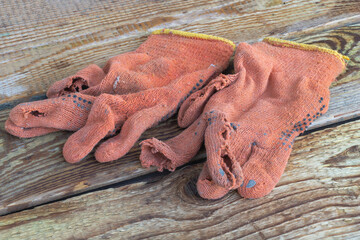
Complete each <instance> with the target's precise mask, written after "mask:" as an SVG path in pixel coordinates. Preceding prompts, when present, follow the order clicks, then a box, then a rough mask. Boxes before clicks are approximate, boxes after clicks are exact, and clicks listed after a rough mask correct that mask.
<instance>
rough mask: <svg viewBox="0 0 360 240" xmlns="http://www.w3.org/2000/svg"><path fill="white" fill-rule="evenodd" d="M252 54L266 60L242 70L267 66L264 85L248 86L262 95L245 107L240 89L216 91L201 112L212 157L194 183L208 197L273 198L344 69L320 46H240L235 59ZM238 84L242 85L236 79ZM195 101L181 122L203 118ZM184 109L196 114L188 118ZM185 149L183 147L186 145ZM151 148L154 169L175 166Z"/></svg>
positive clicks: (281, 43) (342, 63)
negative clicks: (297, 144)
mask: <svg viewBox="0 0 360 240" xmlns="http://www.w3.org/2000/svg"><path fill="white" fill-rule="evenodd" d="M243 47H246V48H248V49H243ZM249 48H251V49H252V51H253V55H252V57H251V58H253V59H260V58H261V59H262V61H260V63H261V64H260V65H252V66H248V67H245V68H244V69H242V70H240V72H242V71H246V73H247V72H251V71H252V70H255V71H263V68H264V66H263V65H266V66H267V67H268V68H269V69H270V72H269V74H267V75H268V77H267V79H266V81H265V82H263V83H262V84H260V83H259V82H262V81H264V79H259V78H253V77H250V79H251V81H249V82H248V83H246V84H245V85H248V84H253V85H255V84H260V85H261V86H265V88H264V89H263V90H261V91H262V92H261V94H260V95H257V97H256V100H255V101H253V102H252V103H251V104H250V105H246V104H245V105H246V106H245V107H244V101H245V102H246V98H245V97H244V96H242V94H244V93H245V91H241V93H240V92H239V91H240V90H241V89H239V88H238V87H237V82H235V83H233V84H231V85H229V86H228V87H226V88H224V89H222V90H221V91H219V92H216V93H215V94H213V95H212V96H211V97H210V99H209V100H208V101H207V103H206V105H205V107H204V109H203V115H205V116H206V117H207V120H208V124H207V126H206V129H205V130H202V131H198V130H195V131H197V134H199V133H200V134H203V136H204V138H205V147H206V153H207V162H206V164H205V165H204V169H203V171H202V173H201V176H200V178H199V180H198V183H197V188H198V191H199V194H200V196H202V197H204V198H208V199H217V198H220V197H222V196H223V195H224V194H226V192H227V191H229V190H231V189H235V188H237V189H238V192H239V194H240V195H241V196H243V197H245V198H259V197H262V196H265V195H266V194H268V193H269V192H270V191H271V190H272V189H273V188H274V187H275V185H276V184H277V182H278V181H279V179H280V177H281V175H282V173H283V171H284V169H285V166H286V163H287V161H288V158H289V156H290V153H291V150H292V145H293V141H294V138H295V137H296V136H298V135H299V134H300V133H302V132H304V131H305V129H306V128H307V127H308V126H309V125H310V124H311V123H312V122H313V121H314V120H316V119H317V118H318V117H320V116H321V115H322V114H324V113H325V112H326V111H327V109H328V104H329V97H330V93H329V86H330V84H331V82H333V81H334V80H335V78H336V77H337V76H338V75H339V74H340V73H341V72H342V71H343V70H344V68H345V61H344V59H346V57H344V56H342V55H340V54H339V53H337V52H335V51H332V50H329V49H325V48H320V47H316V46H311V45H305V44H298V43H294V42H290V41H285V40H279V39H274V38H266V39H264V41H263V42H260V43H255V44H253V45H251V46H246V45H243V44H241V45H240V46H239V49H238V50H237V52H238V51H241V52H242V51H244V52H249V51H250V50H249ZM255 53H256V54H255ZM246 55H247V54H244V55H243V56H244V57H245V56H246ZM250 55H251V54H250ZM237 56H238V55H237ZM251 69H252V70H251ZM244 79H247V78H246V77H245V78H244ZM237 81H244V80H243V79H240V78H239V79H238V80H237ZM197 94H199V93H195V94H194V95H195V96H196V95H197ZM198 97H203V96H198ZM190 99H192V97H190V98H189V99H188V102H185V103H184V104H183V106H182V108H184V110H183V109H181V110H180V113H181V116H179V119H180V120H182V121H184V120H183V119H186V116H190V117H191V116H192V115H193V114H194V113H197V112H198V111H195V110H193V109H192V106H195V109H197V108H198V107H197V105H196V104H195V105H192V104H191V100H190ZM192 102H197V100H195V101H194V100H192ZM200 106H201V104H200ZM187 109H189V110H191V112H189V113H187ZM180 113H179V114H180ZM206 117H202V118H201V119H199V120H197V121H196V122H195V123H194V124H198V123H197V122H198V121H204V119H206ZM189 122H191V121H189ZM202 125H203V124H199V126H202ZM191 128H193V126H190V128H189V130H186V131H188V132H187V136H189V135H191V134H193V135H195V133H194V132H191V130H190V129H191ZM193 131H194V130H193ZM184 133H185V131H184ZM197 134H196V135H197ZM185 137H186V136H185V134H184V135H183V138H185ZM199 139H200V137H199ZM169 141H171V140H169ZM199 141H201V140H199ZM182 143H186V141H184V139H182ZM147 145H148V146H147V147H144V148H143V149H142V150H143V152H144V154H145V152H146V155H149V152H150V153H153V155H155V154H156V156H159V155H161V157H163V159H162V160H159V158H157V161H154V160H153V159H154V156H153V157H152V160H150V162H151V163H155V164H154V165H157V166H159V165H160V164H162V161H171V160H169V158H166V157H164V156H167V155H169V154H168V153H166V154H164V153H163V152H161V150H160V149H158V148H157V145H159V144H157V145H156V148H155V149H154V146H155V145H152V146H151V145H149V144H147ZM174 145H176V143H175V144H174V143H172V145H171V146H169V145H167V148H166V149H167V150H169V149H170V150H171V151H174V150H175V151H177V152H179V150H178V149H176V148H175V147H174ZM182 145H184V144H182ZM143 146H144V145H143ZM149 146H150V148H149ZM182 147H184V148H186V147H187V146H182ZM144 150H145V151H144ZM159 152H161V154H160V153H159ZM142 155H143V153H142ZM156 156H155V158H156ZM148 158H149V157H148ZM149 159H151V158H149ZM144 160H145V159H143V160H142V161H144ZM188 160H189V159H187V160H186V161H188ZM186 161H184V160H183V161H182V162H181V163H182V164H183V163H184V162H186ZM145 165H146V164H145ZM165 166H167V165H166V164H165Z"/></svg>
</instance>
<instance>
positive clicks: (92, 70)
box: [46, 64, 105, 98]
mask: <svg viewBox="0 0 360 240" xmlns="http://www.w3.org/2000/svg"><path fill="white" fill-rule="evenodd" d="M104 77H105V73H104V71H103V70H102V69H101V68H100V67H98V66H97V65H95V64H91V65H89V66H87V67H86V68H84V69H82V70H80V71H78V72H77V73H76V74H75V75H73V76H70V77H67V78H65V79H63V80H60V81H57V82H55V83H54V84H53V85H51V86H50V88H49V89H48V91H47V93H46V96H47V97H48V98H54V97H59V96H62V95H64V94H69V93H74V92H81V91H83V90H86V89H88V88H89V87H92V86H96V85H98V84H99V83H100V82H101V80H102V79H103V78H104Z"/></svg>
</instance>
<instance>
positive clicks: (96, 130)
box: [63, 29, 234, 163]
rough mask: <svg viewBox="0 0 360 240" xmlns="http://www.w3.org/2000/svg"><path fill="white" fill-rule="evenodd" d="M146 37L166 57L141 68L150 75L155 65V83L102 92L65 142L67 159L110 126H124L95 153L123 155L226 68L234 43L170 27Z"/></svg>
mask: <svg viewBox="0 0 360 240" xmlns="http://www.w3.org/2000/svg"><path fill="white" fill-rule="evenodd" d="M147 42H149V43H152V44H151V45H152V46H153V48H152V49H147V54H149V55H151V54H152V53H154V54H155V53H158V52H161V54H160V55H161V56H162V58H161V59H159V61H157V62H156V64H155V62H154V63H151V64H150V65H147V66H146V67H144V66H143V67H141V66H137V69H143V71H144V72H145V73H146V74H145V75H146V76H148V74H147V72H146V71H150V70H149V69H151V71H150V72H151V76H155V77H153V78H149V82H148V83H149V84H150V83H151V84H150V85H145V84H146V82H144V81H142V82H141V84H142V86H146V88H148V87H150V86H153V87H152V88H149V89H147V90H143V91H137V92H135V93H132V94H127V95H109V94H105V93H103V94H101V95H100V96H99V97H98V98H97V99H96V101H95V103H94V106H93V108H92V110H91V112H90V114H89V118H88V120H87V122H86V125H85V126H84V127H83V128H82V129H80V130H79V131H78V132H76V133H75V134H73V135H72V136H71V137H70V138H69V139H68V141H67V142H66V144H65V146H64V149H63V154H64V157H65V159H66V160H67V161H68V162H71V163H74V162H78V161H80V160H81V159H82V158H84V157H85V156H86V155H87V154H88V153H89V152H90V151H91V150H92V149H93V148H94V146H95V145H96V144H97V143H98V142H99V141H100V140H101V139H103V138H104V137H105V136H106V134H107V133H108V132H109V131H110V132H111V131H114V129H115V131H116V130H117V129H119V128H120V127H121V132H120V133H119V134H118V135H117V136H115V137H113V138H111V139H109V140H107V141H106V142H104V143H102V144H101V145H100V146H99V147H98V149H97V150H96V152H95V157H96V159H97V160H98V161H100V162H108V161H113V160H116V159H118V158H120V157H122V156H123V155H125V154H126V153H127V152H128V151H129V150H130V148H131V147H132V146H133V145H134V144H135V142H136V141H137V140H138V138H139V137H140V135H141V134H142V133H143V132H144V131H145V130H146V129H148V128H150V127H151V126H153V125H156V124H157V123H158V122H160V121H164V120H166V119H168V118H169V117H171V116H172V115H174V114H175V113H176V112H177V110H178V108H179V107H180V105H181V104H182V103H183V102H184V101H185V100H186V99H187V98H188V97H189V96H190V94H192V93H193V92H195V91H197V90H199V89H201V88H202V87H203V86H204V85H206V84H207V83H208V82H209V81H210V80H211V79H212V78H214V77H216V76H217V75H218V74H219V73H220V72H221V71H223V70H224V69H225V68H226V67H227V65H228V63H229V59H230V57H231V56H232V54H233V49H234V45H233V43H231V42H230V41H228V40H226V39H222V38H218V37H213V36H208V35H203V34H192V33H187V32H181V31H175V30H166V29H165V30H161V31H156V32H154V33H153V35H151V36H150V37H149V39H148V40H147ZM139 49H140V50H141V49H142V46H140V48H139ZM140 50H139V51H140ZM120 79H121V78H120ZM151 79H155V80H154V81H152V80H151ZM130 82H131V81H130ZM155 82H156V84H158V85H154V84H155ZM101 84H103V82H102V83H101ZM101 84H100V85H101ZM119 84H120V82H119ZM159 85H161V87H159ZM138 89H140V88H138ZM105 92H107V91H105Z"/></svg>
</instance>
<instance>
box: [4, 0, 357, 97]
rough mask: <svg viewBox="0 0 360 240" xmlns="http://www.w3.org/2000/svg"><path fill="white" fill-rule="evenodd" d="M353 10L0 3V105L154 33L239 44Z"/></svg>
mask: <svg viewBox="0 0 360 240" xmlns="http://www.w3.org/2000/svg"><path fill="white" fill-rule="evenodd" d="M359 12H360V5H359V4H358V1H357V0H346V1H341V3H339V2H338V1H337V0H324V1H318V0H309V1H285V0H284V1H281V0H261V1H249V0H241V1H222V0H211V1H208V0H200V1H199V0H190V1H175V0H171V1H165V2H164V1H144V0H142V1H122V2H121V3H119V2H117V1H111V0H105V1H95V0H84V1H67V2H66V4H64V3H63V2H61V1H58V0H51V1H42V0H34V1H31V4H30V2H29V3H25V2H24V1H22V2H21V4H18V3H17V2H16V1H15V2H12V1H1V2H0V26H2V27H1V29H0V69H1V71H0V104H1V103H4V102H8V101H10V100H14V99H18V98H23V97H26V96H33V95H38V94H42V93H44V92H45V91H46V89H47V88H48V87H49V86H50V84H51V83H53V82H55V81H56V80H60V79H62V78H64V77H66V76H69V75H71V74H73V73H75V72H76V71H77V70H79V69H81V68H83V67H85V66H86V65H88V64H90V63H96V64H99V65H103V64H104V63H105V61H106V60H107V59H108V58H109V57H110V56H113V55H116V54H120V53H124V52H128V51H131V50H134V49H136V48H137V46H139V44H140V43H141V42H143V41H144V40H145V38H146V36H147V35H148V34H149V33H150V32H151V31H153V30H154V29H160V28H164V27H166V28H175V29H182V30H188V31H194V32H201V33H207V34H213V35H218V36H223V37H226V38H229V39H232V40H235V41H236V42H239V41H251V40H255V39H258V38H261V37H264V36H267V35H274V34H280V35H282V34H289V33H290V35H291V33H293V35H296V34H297V33H298V32H299V31H301V30H303V29H307V28H311V31H312V30H316V28H315V29H314V28H313V27H316V26H319V25H322V24H324V27H325V28H327V29H329V27H334V26H340V25H343V24H344V23H346V24H350V23H354V22H358V21H359V20H360V15H359ZM10 13H11V14H10ZM344 18H346V20H344Z"/></svg>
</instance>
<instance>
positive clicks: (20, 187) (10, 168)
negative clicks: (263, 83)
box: [0, 1, 360, 214]
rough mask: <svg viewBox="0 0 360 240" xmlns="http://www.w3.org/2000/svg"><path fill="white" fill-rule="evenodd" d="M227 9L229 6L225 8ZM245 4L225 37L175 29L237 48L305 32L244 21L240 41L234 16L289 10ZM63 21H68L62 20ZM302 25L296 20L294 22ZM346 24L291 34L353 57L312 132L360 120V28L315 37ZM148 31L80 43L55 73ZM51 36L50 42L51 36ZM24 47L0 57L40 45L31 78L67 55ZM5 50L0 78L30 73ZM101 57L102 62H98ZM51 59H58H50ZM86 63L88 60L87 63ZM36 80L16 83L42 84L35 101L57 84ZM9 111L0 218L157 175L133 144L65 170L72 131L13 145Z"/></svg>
mask: <svg viewBox="0 0 360 240" xmlns="http://www.w3.org/2000/svg"><path fill="white" fill-rule="evenodd" d="M265 2H266V1H265ZM327 2H328V4H329V5H326V6H325V5H321V4H320V6H318V4H315V3H314V2H312V1H309V2H307V3H302V4H305V5H306V4H310V5H309V6H308V5H306V6H308V7H312V8H313V9H314V8H315V7H316V9H318V8H319V9H321V8H326V9H327V10H329V11H330V10H331V9H333V8H337V7H334V6H333V5H331V4H332V2H331V1H327ZM330 3H331V4H330ZM353 3H354V1H348V2H347V3H346V4H343V5H342V7H343V8H344V9H347V8H348V7H349V6H351V7H352V8H353V9H354V8H355V9H356V8H357V7H358V6H357V5H354V4H353ZM178 4H180V3H178ZM181 4H183V3H181ZM199 4H201V2H199ZM202 4H204V3H202ZM209 4H210V3H209ZM249 4H250V3H249ZM286 4H287V5H286ZM286 4H285V5H286V6H292V7H291V8H294V9H302V5H301V4H295V5H294V3H291V2H287V3H286ZM225 5H226V6H228V5H227V3H226V4H225ZM250 5H251V4H250ZM250 5H246V4H245V5H244V7H246V6H248V7H249V9H253V11H250V10H249V9H247V10H246V14H245V13H242V14H240V12H237V11H235V10H234V11H235V12H234V13H231V14H235V16H234V18H233V20H232V21H229V19H227V22H228V23H229V22H231V24H229V26H227V27H224V29H223V31H222V32H220V25H219V29H216V30H214V28H213V27H210V28H202V27H199V26H195V25H193V26H192V27H189V26H188V25H186V24H184V23H179V24H180V25H174V26H177V27H178V28H181V29H185V30H196V31H199V32H201V31H204V29H209V31H214V32H210V33H213V34H217V35H221V36H225V37H228V38H230V39H233V40H236V41H237V42H239V41H242V40H244V39H245V40H252V41H254V40H256V38H258V37H261V36H264V34H265V35H266V34H273V33H275V32H278V33H281V34H282V33H283V32H286V34H287V35H286V36H287V38H291V36H292V35H291V34H292V33H291V32H289V31H290V30H291V31H293V30H294V31H295V30H297V29H301V28H302V27H300V26H298V27H293V28H287V29H286V30H285V29H282V30H281V31H280V30H279V31H275V30H274V31H275V32H263V33H261V34H260V32H258V30H256V29H254V28H255V26H256V24H255V25H251V24H250V23H251V21H250V20H248V21H250V22H248V25H246V26H247V27H249V28H250V27H251V28H252V29H254V31H253V33H252V34H253V35H249V34H250V33H248V35H245V36H246V37H245V38H244V36H243V35H241V34H240V33H235V32H237V31H240V30H241V29H238V25H239V26H241V27H245V25H243V22H242V21H240V17H239V16H244V19H247V18H250V17H251V16H252V17H253V18H255V17H254V16H255V15H259V14H260V15H261V16H267V15H272V14H274V16H277V15H276V14H278V13H277V12H278V11H279V12H282V13H283V14H285V13H286V11H287V10H286V9H287V7H284V6H282V5H281V7H279V6H278V7H276V6H273V7H268V8H266V9H265V8H264V9H262V8H259V6H258V5H254V6H253V5H251V6H252V7H251V8H250ZM196 6H198V5H196ZM196 6H195V7H194V8H191V9H192V10H191V11H192V12H198V11H203V10H202V9H203V8H202V7H196ZM199 6H200V5H199ZM211 6H212V5H211ZM236 6H238V7H239V5H237V4H235V5H234V4H233V5H232V7H231V8H226V9H227V10H226V11H225V10H221V11H225V12H224V13H221V14H222V15H224V14H225V15H226V12H227V11H230V10H229V9H237V7H236ZM330 6H332V8H330ZM212 7H213V8H214V9H222V8H221V7H220V8H219V6H218V5H217V6H215V5H214V6H212ZM189 8H190V7H189ZM246 8H247V7H246ZM210 9H211V8H210ZM349 9H350V7H349ZM349 9H348V10H349ZM0 11H2V10H0ZM89 11H92V10H89ZM174 11H175V10H174ZM176 11H178V10H176ZM204 11H205V10H204ZM206 11H210V10H209V9H207V10H206ZM206 11H205V12H206ZM219 11H220V10H219ZM221 11H220V12H221ZM284 11H285V12H284ZM319 11H320V12H321V10H319ZM324 11H325V10H324ZM331 11H332V12H333V13H338V14H340V12H339V11H335V10H331ZM349 11H350V10H349ZM275 12H276V13H275ZM120 13H121V12H120ZM255 13H257V14H255ZM352 13H354V14H355V11H352V10H351V11H350V13H349V14H348V15H347V17H348V16H351V15H352ZM109 14H110V13H109ZM191 14H194V13H191ZM217 14H220V13H217ZM299 14H305V13H304V12H299ZM306 14H307V13H306ZM306 14H305V15H304V16H301V17H300V18H299V19H304V18H305V16H308V17H309V16H310V15H306ZM110 15H111V14H110ZM119 15H121V14H119ZM200 15H201V14H200ZM200 15H199V18H201V16H200ZM238 15H239V16H238ZM290 15H291V14H290ZM340 15H341V14H340ZM340 15H336V14H334V15H331V14H330V15H326V20H329V19H330V20H331V19H337V17H338V16H340ZM64 16H66V14H65V15H64ZM215 16H217V15H216V14H215ZM279 16H280V15H279ZM120 17H121V16H120ZM194 17H195V15H194V16H193V18H194ZM268 17H269V16H268ZM291 17H294V16H292V15H291ZM291 17H290V18H291ZM149 18H150V16H149ZM283 18H285V16H283V17H282V18H281V19H282V20H281V21H280V20H279V21H278V22H276V23H275V22H274V23H272V24H273V25H271V24H270V26H272V28H273V29H275V28H278V27H279V26H280V25H277V24H278V23H279V22H280V23H282V24H285V20H284V19H283ZM294 18H295V17H294ZM355 18H356V17H352V18H350V20H351V21H353V20H354V19H355ZM241 19H242V18H241ZM215 20H216V19H215ZM215 20H214V21H215ZM220 20H221V19H220V18H217V20H216V21H220ZM9 21H10V20H9ZM19 21H20V20H19ZM59 21H60V20H59ZM69 21H70V20H69ZM79 21H80V20H79ZM89 21H90V20H89ZM201 21H204V20H203V19H202V20H199V21H198V22H201ZM221 21H222V20H221ZM221 21H220V22H221ZM294 21H295V20H294ZM299 21H300V20H299ZM313 21H314V22H315V23H322V22H323V21H322V20H321V19H320V20H319V19H317V20H316V21H315V20H313ZM80 22H81V21H80ZM90 22H91V21H90ZM195 22H197V21H194V22H192V24H195ZM235 22H237V23H238V24H234V23H235ZM300 22H301V21H300ZM300 22H298V24H299V23H300ZM314 22H312V21H309V22H306V23H304V26H313V25H314ZM345 22H346V21H342V20H339V21H337V22H335V23H333V25H331V24H330V25H329V24H325V25H320V26H317V27H314V28H312V30H311V31H310V30H304V34H301V31H300V32H296V34H295V35H294V37H296V38H295V39H296V40H297V41H299V42H306V43H314V44H317V45H320V46H326V47H330V48H332V49H337V50H339V51H340V52H341V53H343V54H346V55H349V56H350V58H351V61H350V62H349V65H348V69H347V71H346V72H345V73H343V74H342V75H341V76H340V78H339V81H338V82H336V83H334V85H333V88H332V89H331V93H332V100H331V104H330V110H329V112H328V113H327V114H326V115H324V116H323V117H322V118H320V119H319V120H318V121H317V122H315V123H314V124H313V125H312V128H313V129H314V128H316V127H319V126H326V125H328V124H330V123H335V122H339V121H343V120H346V119H350V118H354V117H356V116H358V114H359V113H360V108H359V102H360V94H359V91H358V89H359V88H360V72H359V70H360V62H359V56H360V49H359V47H360V46H359V44H358V41H359V38H360V24H354V25H351V26H345V27H340V28H337V29H332V30H328V31H320V30H323V29H324V28H325V29H326V28H327V27H329V26H331V27H332V26H334V24H335V25H336V24H337V23H343V24H344V23H345ZM222 23H223V24H225V22H222ZM89 24H90V23H89ZM93 24H95V23H93ZM96 24H98V23H96ZM109 24H110V23H109ZM182 24H183V25H182ZM110 25H111V24H110ZM11 26H12V25H9V26H7V27H6V29H7V30H8V28H11ZM20 26H21V24H20V25H19V28H20ZM46 26H47V25H46ZM51 26H53V27H54V28H56V26H54V25H51ZM65 26H67V25H65ZM171 26H172V25H171ZM270 26H269V28H271V27H270ZM296 26H297V25H296ZM149 29H150V28H149ZM15 30H16V29H15ZM48 30H49V31H53V28H51V27H50V25H49V26H48ZM65 30H66V28H65V27H64V34H67V32H66V31H65ZM23 31H25V30H24V29H23ZM67 31H70V29H68V30H67ZM71 31H72V30H71ZM79 31H80V30H79ZM81 31H83V30H81ZM84 31H85V30H84ZM88 31H94V29H92V28H89V29H88ZM217 31H218V32H217ZM240 32H241V31H240ZM251 32H252V30H251ZM105 33H106V31H105V32H102V33H101V34H105ZM147 33H148V32H147V31H146V30H144V29H143V30H141V31H140V30H138V31H136V32H132V33H131V34H124V35H121V36H120V35H119V34H118V35H117V36H116V37H114V38H111V39H112V40H111V41H110V40H109V41H105V40H104V41H100V42H99V43H98V42H96V43H95V42H93V43H84V44H83V45H81V44H78V47H77V48H76V47H75V45H74V47H73V48H70V49H69V51H70V52H68V53H66V54H67V56H68V57H69V56H71V57H74V56H76V57H74V58H73V59H72V61H71V64H70V65H68V64H65V65H66V67H64V68H63V67H60V68H59V69H57V70H56V71H58V72H59V73H60V72H61V73H66V74H65V75H69V73H70V72H71V71H72V70H71V69H75V68H76V69H78V68H80V65H81V64H85V62H86V64H87V63H88V61H87V60H86V58H87V57H89V58H91V59H93V58H98V59H99V61H101V62H104V61H105V58H107V57H104V56H109V55H113V54H114V52H115V51H119V52H122V51H128V50H131V48H132V47H133V48H135V47H136V46H137V45H138V44H139V43H140V42H141V41H142V40H144V38H143V36H145V34H147ZM315 33H316V34H315ZM24 34H25V33H24ZM99 34H100V33H99ZM232 34H240V35H232ZM20 35H21V34H20ZM105 35H106V34H105ZM15 36H17V35H15ZM139 36H141V37H139ZM4 37H10V36H3V38H4ZM53 37H54V38H55V35H54V36H53ZM57 37H58V40H59V39H63V40H64V41H65V42H66V41H70V42H71V39H70V40H69V39H68V38H66V37H65V36H63V35H62V36H61V37H59V36H57ZM233 37H238V38H233ZM132 40H134V41H132ZM22 41H25V40H20V38H18V39H17V40H16V37H14V43H15V42H18V44H19V45H18V46H17V47H16V48H14V45H11V43H10V42H4V43H3V44H2V45H0V49H1V51H10V50H9V49H12V50H11V51H14V52H18V50H17V49H24V51H32V50H30V47H29V46H30V45H31V46H32V47H33V48H31V49H37V48H38V47H39V48H40V46H42V47H44V46H46V47H45V48H46V49H45V50H44V51H40V52H38V51H35V52H33V53H31V54H28V55H26V56H29V59H28V61H30V60H34V59H35V60H34V63H33V64H32V65H31V66H32V67H31V69H33V70H31V71H36V72H39V73H44V74H45V73H46V74H53V70H54V68H53V66H52V67H49V66H48V65H46V66H47V67H45V68H44V69H40V66H43V64H40V63H42V61H45V62H44V63H46V64H48V63H49V62H58V61H60V62H61V61H63V60H62V57H64V53H61V54H58V55H57V54H54V53H52V54H53V55H51V57H49V55H48V54H50V53H51V51H55V52H56V51H57V50H56V47H59V46H62V44H65V43H57V45H56V46H55V45H53V44H55V43H54V41H55V40H54V39H52V38H51V37H49V38H43V39H41V40H39V39H38V37H36V36H33V37H31V38H30V37H29V39H28V42H27V43H26V44H25V43H22ZM38 41H43V42H42V44H39V42H38ZM59 41H60V40H59ZM115 41H117V42H116V44H115V43H114V42H115ZM45 43H46V44H45ZM21 44H25V45H23V46H22V45H21ZM27 44H30V45H27ZM132 44H133V45H132ZM80 45H81V47H80ZM135 45H136V46H135ZM1 46H3V48H1ZM86 46H89V47H86ZM98 46H101V49H102V50H99V49H100V48H98ZM52 47H54V49H52ZM103 48H104V49H105V50H104V49H103ZM41 49H42V48H41ZM79 49H83V50H81V53H82V54H78V55H77V54H75V55H74V52H73V51H79ZM94 49H97V50H99V51H100V52H96V51H95V52H94V51H93V50H94ZM111 50H112V51H111ZM11 51H10V52H11ZM19 51H20V50H19ZM22 51H23V50H21V51H20V52H22ZM110 51H111V52H110ZM10 52H9V54H10V55H9V54H5V55H2V57H4V58H6V59H7V60H8V61H9V62H5V63H2V64H5V65H3V66H4V67H5V68H4V69H5V72H6V71H10V69H14V68H15V67H16V66H20V65H21V64H24V66H25V67H19V68H18V70H16V71H15V70H14V71H15V72H17V73H16V74H20V72H21V71H25V72H26V71H29V70H26V69H27V67H26V66H27V65H28V64H29V63H28V62H26V61H25V59H24V60H23V61H16V62H14V61H15V60H14V59H15V58H13V57H12V55H11V54H12V52H11V53H10ZM35 53H38V54H39V55H38V56H35ZM85 53H86V54H85ZM84 54H85V55H84ZM90 55H91V56H90ZM100 55H101V56H102V57H99V56H100ZM85 56H86V58H84V57H85ZM30 58H31V59H30ZM36 58H41V59H42V60H36ZM55 58H56V60H55ZM49 59H52V60H51V61H48V60H49ZM91 59H90V60H89V61H91ZM0 64H1V63H0ZM7 64H9V65H7ZM79 64H80V65H79ZM65 65H64V66H65ZM9 66H11V67H9ZM74 66H75V67H74ZM73 67H74V68H73ZM16 68H17V67H16ZM70 68H71V69H70ZM19 69H20V70H19ZM0 74H2V73H0ZM6 74H7V73H6ZM9 74H10V75H8V77H9V76H10V78H11V79H17V78H16V77H15V75H12V74H15V73H9ZM65 75H64V76H65ZM30 76H33V75H30ZM36 76H37V75H36ZM43 76H45V75H43ZM1 77H4V76H1ZM37 77H39V78H37ZM37 77H34V78H29V77H26V78H24V79H26V81H25V80H24V79H23V80H24V81H22V80H21V81H20V80H19V81H18V82H17V83H16V84H19V86H27V84H29V86H30V85H31V86H35V85H37V84H40V85H39V86H42V87H43V88H39V90H36V91H33V90H30V92H29V95H32V94H37V93H38V92H40V91H44V90H45V87H44V86H48V84H49V83H50V82H52V81H53V79H54V78H51V79H50V78H42V79H40V76H37ZM2 79H3V81H1V82H0V84H1V86H0V89H3V90H4V89H7V88H8V87H11V88H12V89H13V85H11V84H14V83H15V82H16V81H12V82H8V81H6V79H7V77H6V78H2ZM35 82H36V84H35ZM8 84H10V85H8ZM4 91H7V90H4ZM10 95H11V94H10ZM10 95H9V96H8V97H7V99H6V100H9V99H13V98H15V97H19V96H23V95H21V94H20V95H17V94H15V95H11V96H10ZM11 106H13V104H12V103H11V102H10V103H6V104H3V105H1V107H2V108H3V110H2V111H0V131H1V132H0V172H1V174H2V177H1V178H0V192H1V194H0V214H5V213H9V212H13V211H16V210H21V209H25V208H28V207H31V206H36V205H38V204H41V203H46V202H48V201H52V200H56V199H59V198H62V197H65V196H71V195H73V194H76V193H80V192H83V191H88V190H91V189H96V188H99V187H102V186H106V185H108V184H112V183H116V182H120V181H124V180H127V179H131V178H134V177H137V176H141V175H144V174H147V173H150V172H154V169H143V168H141V167H140V164H139V161H138V156H139V148H138V147H137V146H136V147H134V148H133V149H132V150H131V152H130V153H129V154H128V155H127V156H126V157H124V158H122V159H121V160H118V161H116V162H113V163H107V164H99V163H97V162H96V161H95V160H94V158H93V156H92V155H90V156H89V157H88V158H87V159H85V160H84V161H83V162H81V163H80V164H76V165H69V164H67V163H66V162H64V160H63V158H62V155H61V148H62V146H63V144H64V142H65V141H66V138H67V137H68V136H69V135H70V134H69V133H56V134H50V135H47V136H43V137H39V138H34V139H18V138H16V137H13V136H10V135H9V134H7V133H6V132H4V128H3V126H4V121H5V119H6V118H7V116H8V113H9V107H11ZM179 131H180V130H179V128H177V127H176V122H175V121H174V119H171V120H169V121H168V122H166V123H163V124H161V125H160V126H158V127H156V128H153V129H151V130H149V131H147V132H146V133H145V134H144V135H143V139H144V138H148V137H152V136H155V137H157V138H160V139H166V138H169V137H171V136H174V135H175V134H177V133H178V132H179Z"/></svg>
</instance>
